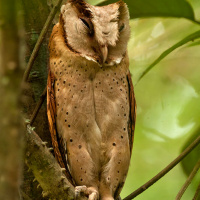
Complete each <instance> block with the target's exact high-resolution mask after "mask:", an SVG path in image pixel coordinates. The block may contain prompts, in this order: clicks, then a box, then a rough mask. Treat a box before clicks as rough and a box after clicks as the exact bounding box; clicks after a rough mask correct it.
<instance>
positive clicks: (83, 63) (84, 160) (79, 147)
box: [47, 0, 136, 200]
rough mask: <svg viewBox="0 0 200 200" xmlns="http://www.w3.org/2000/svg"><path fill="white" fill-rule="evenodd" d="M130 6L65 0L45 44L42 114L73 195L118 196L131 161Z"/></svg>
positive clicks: (91, 197)
mask: <svg viewBox="0 0 200 200" xmlns="http://www.w3.org/2000/svg"><path fill="white" fill-rule="evenodd" d="M129 37H130V27H129V12H128V8H127V5H126V4H125V3H124V2H123V1H119V2H116V3H113V4H110V5H106V6H102V7H99V6H93V5H90V4H88V3H86V2H85V1H83V0H68V1H67V3H66V4H65V5H63V6H62V7H61V13H60V18H59V23H57V24H56V25H55V26H54V28H53V31H52V34H51V37H50V41H49V52H50V60H49V74H48V83H47V84H48V89H47V115H48V121H49V128H50V132H51V137H52V144H53V148H54V154H55V157H56V159H57V161H58V162H59V164H60V165H61V167H63V168H66V176H67V178H68V179H69V180H70V181H71V183H72V184H73V185H74V186H75V196H76V197H78V196H79V195H80V193H85V195H86V196H87V197H88V198H89V200H97V199H101V200H113V199H116V198H117V197H118V196H119V194H120V192H121V189H122V187H123V185H124V182H125V179H126V176H127V172H128V168H129V165H130V159H131V152H132V146H133V134H134V129H135V118H136V115H135V113H136V103H135V97H134V91H133V84H132V80H131V75H130V72H129V59H128V53H127V43H128V40H129Z"/></svg>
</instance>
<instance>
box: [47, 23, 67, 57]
mask: <svg viewBox="0 0 200 200" xmlns="http://www.w3.org/2000/svg"><path fill="white" fill-rule="evenodd" d="M68 50H69V49H68V47H67V45H66V44H65V37H64V33H63V28H62V25H61V24H60V23H57V24H56V25H55V26H54V27H53V30H52V33H51V37H50V39H49V51H50V56H54V55H55V56H58V53H59V54H60V53H61V52H65V51H68Z"/></svg>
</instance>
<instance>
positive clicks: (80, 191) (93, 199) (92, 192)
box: [75, 185, 99, 200]
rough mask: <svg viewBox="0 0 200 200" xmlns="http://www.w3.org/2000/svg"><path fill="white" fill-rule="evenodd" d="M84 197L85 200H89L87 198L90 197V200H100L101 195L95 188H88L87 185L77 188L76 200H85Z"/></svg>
mask: <svg viewBox="0 0 200 200" xmlns="http://www.w3.org/2000/svg"><path fill="white" fill-rule="evenodd" d="M83 197H86V198H85V199H87V197H88V199H89V200H98V199H99V193H98V191H97V190H96V189H95V188H93V187H89V188H87V187H86V186H85V185H83V186H76V187H75V199H76V200H79V199H83Z"/></svg>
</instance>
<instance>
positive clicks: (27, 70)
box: [23, 0, 62, 82]
mask: <svg viewBox="0 0 200 200" xmlns="http://www.w3.org/2000/svg"><path fill="white" fill-rule="evenodd" d="M61 3H62V0H58V2H57V4H56V5H55V6H54V8H53V9H52V11H51V12H50V14H49V16H48V18H47V21H46V22H45V24H44V27H43V29H42V31H41V33H40V36H39V38H38V40H37V43H36V45H35V47H34V49H33V52H32V54H31V57H30V59H29V61H28V64H27V67H26V71H25V72H24V76H23V81H24V82H26V81H27V80H28V77H29V74H30V71H31V68H32V66H33V63H34V61H35V58H36V57H37V53H38V51H39V49H40V47H41V45H42V42H43V40H44V38H45V35H46V33H47V31H48V28H49V26H50V25H51V22H52V21H53V19H54V16H55V14H56V12H57V11H58V9H59V8H60V5H61Z"/></svg>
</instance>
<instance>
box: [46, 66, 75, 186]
mask: <svg viewBox="0 0 200 200" xmlns="http://www.w3.org/2000/svg"><path fill="white" fill-rule="evenodd" d="M47 116H48V122H49V130H50V133H51V140H52V145H53V149H54V154H55V157H56V160H57V161H58V163H59V164H60V166H61V167H62V168H65V169H66V171H65V175H66V177H67V179H68V180H69V181H70V182H71V184H72V185H75V184H74V181H73V179H72V177H71V174H70V172H69V169H68V166H67V161H66V157H65V150H64V147H63V142H62V138H61V137H59V136H58V133H57V130H56V101H55V94H54V76H53V74H52V73H51V71H50V70H49V74H48V80H47Z"/></svg>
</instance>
